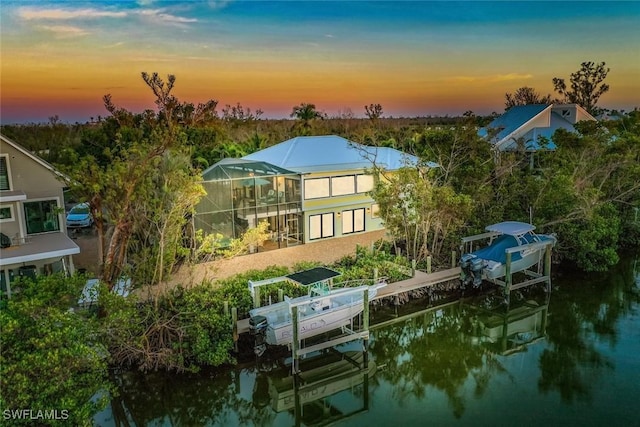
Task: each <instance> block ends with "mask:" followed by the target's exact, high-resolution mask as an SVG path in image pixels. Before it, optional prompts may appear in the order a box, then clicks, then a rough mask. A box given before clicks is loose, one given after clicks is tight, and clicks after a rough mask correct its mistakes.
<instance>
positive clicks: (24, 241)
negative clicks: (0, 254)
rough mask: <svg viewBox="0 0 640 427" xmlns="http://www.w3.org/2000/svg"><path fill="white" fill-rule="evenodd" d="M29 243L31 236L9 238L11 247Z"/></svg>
mask: <svg viewBox="0 0 640 427" xmlns="http://www.w3.org/2000/svg"><path fill="white" fill-rule="evenodd" d="M31 241H32V237H31V236H25V237H20V236H14V237H12V238H11V245H12V246H21V245H27V244H29V243H31Z"/></svg>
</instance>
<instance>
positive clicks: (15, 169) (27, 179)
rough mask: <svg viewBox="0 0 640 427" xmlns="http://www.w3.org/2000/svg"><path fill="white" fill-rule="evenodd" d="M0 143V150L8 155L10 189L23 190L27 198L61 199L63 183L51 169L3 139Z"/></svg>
mask: <svg viewBox="0 0 640 427" xmlns="http://www.w3.org/2000/svg"><path fill="white" fill-rule="evenodd" d="M1 144H2V145H1V147H2V149H1V150H0V152H1V153H2V154H7V155H8V159H7V161H8V163H9V168H10V173H11V183H12V188H11V189H12V190H22V191H24V192H25V193H26V195H27V199H38V198H42V197H50V196H57V197H60V199H61V200H62V197H63V195H62V189H63V188H64V185H63V184H62V183H61V182H60V181H58V180H57V178H56V176H55V175H54V173H53V172H52V171H50V170H48V169H46V168H45V167H44V166H42V165H41V164H39V163H38V162H36V161H35V160H33V159H32V158H31V157H29V156H27V155H25V154H24V153H22V152H21V151H18V150H16V149H15V148H14V147H12V146H11V145H9V144H6V143H5V142H4V141H2V142H1ZM25 171H28V173H25Z"/></svg>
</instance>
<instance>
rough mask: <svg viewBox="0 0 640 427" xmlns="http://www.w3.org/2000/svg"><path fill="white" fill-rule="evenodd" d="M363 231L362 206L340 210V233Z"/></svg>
mask: <svg viewBox="0 0 640 427" xmlns="http://www.w3.org/2000/svg"><path fill="white" fill-rule="evenodd" d="M360 231H364V208H362V209H353V210H348V211H342V234H350V233H358V232H360Z"/></svg>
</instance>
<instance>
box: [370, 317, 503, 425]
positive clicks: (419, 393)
mask: <svg viewBox="0 0 640 427" xmlns="http://www.w3.org/2000/svg"><path fill="white" fill-rule="evenodd" d="M466 319H467V318H466V316H464V313H462V312H461V310H460V308H459V307H454V306H450V307H447V308H445V309H441V310H439V311H437V312H428V313H425V314H424V315H422V316H420V317H416V318H412V319H409V320H407V321H405V322H403V323H400V324H396V325H392V326H389V327H386V328H383V329H380V330H377V331H376V334H375V340H374V341H373V342H372V343H371V346H370V351H371V353H372V354H373V355H374V357H375V359H376V360H378V361H385V363H386V369H385V370H384V371H382V372H381V373H380V375H381V376H383V377H384V379H385V380H386V381H388V382H390V383H391V384H393V385H394V386H395V388H394V398H395V399H396V400H397V401H398V402H400V404H402V403H403V402H404V401H406V400H407V398H410V397H415V398H418V399H424V397H425V394H426V391H427V386H432V387H434V388H436V389H438V390H441V391H442V392H444V393H445V394H446V396H447V398H448V399H449V404H450V405H451V407H452V409H453V413H454V415H455V417H456V418H460V417H461V416H462V414H463V413H464V409H465V404H464V397H463V396H462V395H461V393H460V392H461V390H462V386H463V385H464V383H465V381H466V380H467V379H468V378H469V376H470V375H472V377H473V378H475V379H476V381H477V385H476V395H481V394H482V393H484V391H485V390H486V384H487V383H488V378H490V376H491V371H499V370H502V367H501V365H500V363H499V362H498V361H497V359H495V358H491V357H490V356H488V355H486V353H485V351H484V350H483V349H482V348H479V347H476V346H473V345H472V344H471V343H470V341H469V340H468V339H466V338H465V336H464V334H463V333H462V332H463V331H464V330H465V329H466V328H467V325H466V324H465V323H466Z"/></svg>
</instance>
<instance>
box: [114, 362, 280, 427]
mask: <svg viewBox="0 0 640 427" xmlns="http://www.w3.org/2000/svg"><path fill="white" fill-rule="evenodd" d="M239 375H240V371H238V370H224V369H218V370H216V371H210V372H209V371H201V372H199V373H198V374H179V375H178V374H175V375H174V374H167V373H153V374H142V373H138V372H127V373H123V374H119V375H117V376H116V377H115V381H116V383H117V385H118V389H119V393H120V394H119V395H118V396H117V397H115V398H114V399H113V400H112V411H113V412H112V413H113V417H114V421H115V425H116V426H128V425H130V423H129V421H127V419H126V414H129V415H130V419H131V420H132V421H133V423H134V425H138V426H144V425H153V424H154V423H157V424H162V425H170V426H183V425H188V426H204V425H234V424H240V425H250V424H253V425H272V424H273V417H274V416H275V414H274V413H273V411H272V410H271V409H270V408H269V407H268V406H267V407H260V405H255V404H254V403H253V402H252V401H251V400H246V399H243V398H242V397H241V395H240V393H239V391H240V390H239V381H240V380H239Z"/></svg>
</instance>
